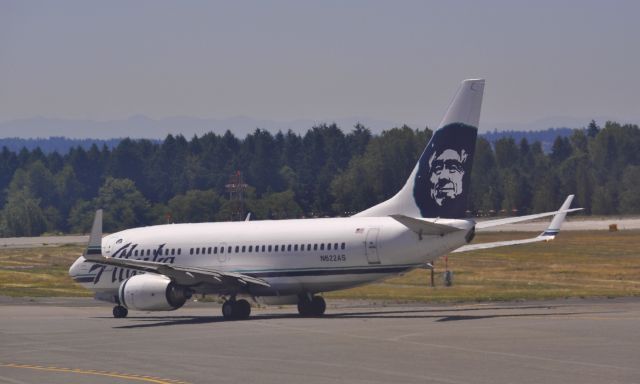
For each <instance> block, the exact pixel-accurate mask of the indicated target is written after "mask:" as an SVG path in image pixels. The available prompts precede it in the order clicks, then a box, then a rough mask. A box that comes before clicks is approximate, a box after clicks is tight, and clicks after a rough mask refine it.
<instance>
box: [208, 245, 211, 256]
mask: <svg viewBox="0 0 640 384" xmlns="http://www.w3.org/2000/svg"><path fill="white" fill-rule="evenodd" d="M207 254H209V255H210V254H211V247H209V248H207Z"/></svg>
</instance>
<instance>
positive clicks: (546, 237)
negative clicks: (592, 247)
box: [452, 195, 582, 253]
mask: <svg viewBox="0 0 640 384" xmlns="http://www.w3.org/2000/svg"><path fill="white" fill-rule="evenodd" d="M572 201H573V195H569V196H567V199H566V200H565V201H564V203H563V204H562V206H561V207H560V209H559V210H557V211H556V212H547V213H540V214H538V215H529V216H521V217H510V218H508V219H498V220H492V221H491V222H489V223H494V225H502V224H508V223H517V222H518V221H513V220H511V219H525V220H531V219H532V216H535V217H533V218H538V217H544V216H551V215H554V216H553V219H552V220H551V223H549V226H548V227H547V229H545V230H544V232H542V233H541V234H539V235H538V236H536V237H532V238H529V239H521V240H507V241H496V242H492V243H480V244H468V245H463V246H462V247H460V248H458V249H456V250H455V251H453V252H452V253H456V252H468V251H477V250H480V249H489V248H498V247H505V246H508V245H518V244H529V243H537V242H540V241H550V240H553V239H555V237H556V235H557V234H558V232H560V228H561V227H562V223H564V219H565V217H566V216H567V212H573V211H579V210H581V209H582V208H574V209H569V207H570V206H571V202H572ZM506 220H511V221H509V222H505V221H506ZM525 220H520V221H525ZM497 222H500V223H499V224H495V223H497ZM484 223H487V222H486V221H485V222H484ZM480 224H482V223H478V224H476V228H487V226H485V227H480ZM490 226H491V225H490Z"/></svg>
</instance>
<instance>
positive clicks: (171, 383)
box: [0, 363, 188, 384]
mask: <svg viewBox="0 0 640 384" xmlns="http://www.w3.org/2000/svg"><path fill="white" fill-rule="evenodd" d="M0 367H7V368H22V369H34V370H39V371H49V372H63V373H76V374H80V375H94V376H106V377H113V378H117V379H125V380H131V381H143V382H147V383H155V384H188V383H186V382H184V381H178V380H171V379H162V378H159V377H153V376H144V375H135V374H126V373H121V372H107V371H97V370H93V369H79V368H60V367H51V366H49V367H44V366H41V365H31V364H13V363H6V364H0Z"/></svg>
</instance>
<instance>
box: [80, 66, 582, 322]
mask: <svg viewBox="0 0 640 384" xmlns="http://www.w3.org/2000/svg"><path fill="white" fill-rule="evenodd" d="M484 84H485V81H484V80H483V79H469V80H464V81H463V82H462V84H461V85H460V87H459V89H458V92H457V93H456V95H455V97H454V99H453V101H452V102H451V104H450V106H449V108H448V110H447V112H446V113H445V116H444V118H443V120H442V122H441V123H440V125H439V128H438V129H437V130H436V131H435V132H434V133H433V136H432V137H431V139H430V140H429V142H428V144H427V146H426V148H425V149H424V151H423V152H422V154H421V156H420V158H419V160H418V162H417V164H416V165H415V167H414V168H413V171H412V172H411V174H410V176H409V178H408V179H407V181H406V183H405V185H404V186H403V187H402V188H401V189H400V191H399V192H397V194H395V195H394V196H393V197H391V198H390V199H388V200H386V201H384V202H382V203H380V204H377V205H375V206H373V207H371V208H369V209H366V210H364V211H362V212H360V213H357V214H355V215H353V216H351V217H342V218H314V219H293V220H263V221H241V222H217V223H191V224H166V225H156V226H148V227H140V228H133V229H127V230H124V231H121V232H117V233H113V234H110V235H107V236H105V237H104V238H103V235H102V210H98V211H96V214H95V217H94V221H93V225H92V228H91V234H90V236H89V244H88V246H87V249H86V250H85V251H84V253H83V255H82V256H80V257H79V258H78V259H77V260H76V261H75V262H74V263H73V265H72V266H71V267H70V269H69V274H70V276H71V277H72V278H73V279H74V280H75V281H76V282H77V283H79V284H81V285H82V286H84V287H86V288H88V289H90V290H92V291H94V292H95V298H96V299H98V300H104V301H108V302H112V303H114V304H115V306H114V308H113V316H114V317H115V318H124V317H126V316H127V314H128V311H129V310H140V311H171V310H175V309H178V308H180V307H182V306H183V305H184V304H185V302H186V301H187V300H189V299H190V298H191V297H192V295H194V294H203V295H218V296H219V297H221V298H223V299H224V303H223V305H222V315H223V317H224V319H229V320H238V319H247V318H249V316H250V314H251V304H250V303H249V301H248V300H247V298H248V299H254V300H255V299H258V298H259V299H261V300H263V301H264V302H265V303H267V304H269V303H277V304H297V306H298V312H299V314H300V315H302V316H321V315H323V314H324V312H325V310H326V302H325V300H324V298H323V297H322V296H321V295H319V294H321V293H323V292H329V291H334V290H341V289H346V288H351V287H355V286H359V285H363V284H367V283H371V282H375V281H379V280H381V279H384V278H387V277H390V276H394V275H397V274H401V273H405V272H407V271H410V270H412V269H415V268H421V267H425V265H427V264H428V263H429V261H430V260H435V259H436V258H438V257H440V256H444V255H447V254H449V253H452V252H466V251H472V250H476V249H487V248H493V247H501V246H508V245H517V244H524V243H533V242H539V241H549V240H553V239H554V238H555V236H556V235H557V233H558V232H559V230H560V227H561V225H562V223H563V221H564V219H565V216H566V214H567V213H568V212H573V211H577V210H579V209H581V208H574V209H570V208H569V207H570V205H571V201H572V199H573V195H570V196H568V197H567V199H566V200H565V202H564V203H563V204H562V206H561V207H560V208H559V209H558V210H557V211H553V212H545V213H539V214H533V215H526V216H520V217H509V218H503V219H495V220H487V221H479V222H476V221H474V220H472V219H468V218H466V200H467V196H468V194H469V186H470V177H471V168H472V163H473V155H474V150H475V143H476V137H477V130H478V124H479V120H480V108H481V104H482V96H483V93H484ZM548 216H553V219H552V220H551V222H550V225H549V227H548V228H547V229H546V230H545V231H544V232H542V233H541V234H540V235H538V236H536V237H533V238H529V239H523V240H512V241H502V242H492V243H480V244H470V243H471V242H472V240H473V238H474V235H475V231H476V229H482V228H488V227H493V226H497V225H503V224H509V223H517V222H521V221H526V220H532V219H537V218H542V217H548Z"/></svg>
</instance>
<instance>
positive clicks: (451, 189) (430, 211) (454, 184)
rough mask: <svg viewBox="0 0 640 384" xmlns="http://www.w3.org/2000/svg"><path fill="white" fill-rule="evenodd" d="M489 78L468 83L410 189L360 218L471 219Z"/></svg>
mask: <svg viewBox="0 0 640 384" xmlns="http://www.w3.org/2000/svg"><path fill="white" fill-rule="evenodd" d="M483 93H484V80H482V79H470V80H464V81H463V82H462V84H461V86H460V88H459V90H458V93H457V94H456V96H455V97H454V98H453V101H452V102H451V104H450V105H449V108H448V109H447V112H446V113H445V115H444V118H443V119H442V122H441V123H440V126H439V128H438V129H437V130H436V131H435V132H434V134H433V136H432V137H431V140H429V143H428V144H427V147H426V148H425V149H424V151H423V152H422V155H421V156H420V159H419V160H418V163H417V164H416V166H415V168H414V169H413V172H411V175H410V176H409V179H408V180H407V182H406V184H405V185H404V187H403V188H402V189H401V190H400V192H398V193H397V194H396V195H395V196H393V197H392V198H390V199H389V200H387V201H385V202H382V203H380V204H378V205H376V206H374V207H371V208H369V209H367V210H365V211H362V212H360V213H358V214H356V215H355V216H376V217H380V216H389V215H398V214H400V215H405V216H409V217H431V218H435V217H440V218H451V219H458V218H464V217H465V211H466V206H467V195H468V194H469V187H470V184H471V166H472V164H473V154H474V152H475V146H476V137H477V134H478V123H479V121H480V109H481V106H482V95H483Z"/></svg>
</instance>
